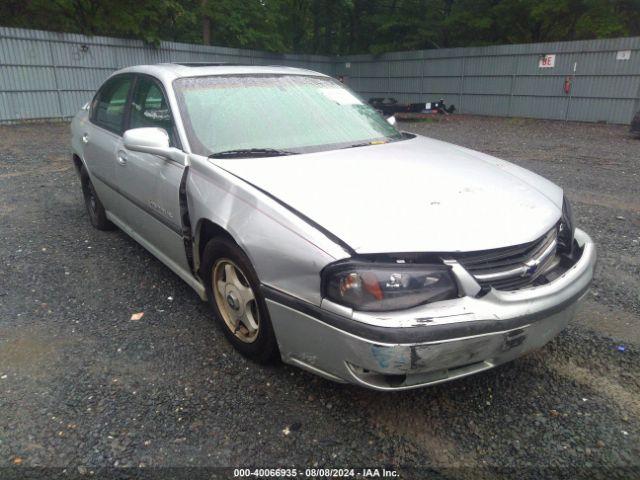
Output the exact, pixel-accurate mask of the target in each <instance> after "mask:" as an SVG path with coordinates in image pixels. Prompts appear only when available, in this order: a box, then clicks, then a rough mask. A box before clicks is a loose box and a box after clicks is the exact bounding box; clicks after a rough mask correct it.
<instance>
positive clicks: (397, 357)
mask: <svg viewBox="0 0 640 480" xmlns="http://www.w3.org/2000/svg"><path fill="white" fill-rule="evenodd" d="M71 130H72V148H73V161H74V164H75V166H76V169H77V172H78V174H79V177H80V179H81V185H82V190H83V193H84V198H85V203H86V207H87V211H88V216H89V219H90V220H91V223H92V224H93V225H94V226H95V227H96V228H98V229H102V230H104V229H109V228H114V227H119V228H120V229H122V230H123V231H125V232H126V233H128V234H129V235H130V236H131V237H133V238H134V239H135V240H136V241H138V242H139V243H140V244H142V245H143V246H144V247H145V248H147V249H148V250H149V251H150V252H151V253H153V254H154V255H155V256H156V257H157V258H158V259H160V260H161V261H162V262H163V263H165V264H166V265H167V266H168V267H169V268H170V269H171V270H173V271H174V272H175V273H176V274H177V275H179V276H180V277H181V278H182V279H184V280H185V281H186V282H187V283H188V284H189V285H190V286H191V287H192V288H193V289H194V290H195V291H196V292H197V293H198V295H199V296H200V297H201V298H202V299H203V300H205V301H207V302H208V303H209V304H210V306H211V310H212V315H213V317H215V319H216V320H217V321H218V322H219V324H220V327H221V328H222V330H223V331H224V333H225V335H226V337H227V338H228V339H229V341H230V342H231V343H232V344H233V345H234V346H235V347H236V349H237V350H238V351H239V352H240V353H242V354H244V355H246V356H248V357H250V358H251V359H253V360H255V361H257V362H268V361H272V360H273V359H275V358H281V359H282V360H283V361H285V362H287V363H290V364H293V365H297V366H299V367H301V368H304V369H306V370H308V371H311V372H313V373H315V374H318V375H321V376H323V377H325V378H328V379H331V380H334V381H338V382H350V383H355V384H358V385H361V386H365V387H369V388H374V389H378V390H399V389H407V388H415V387H420V386H424V385H430V384H434V383H439V382H443V381H446V380H451V379H454V378H459V377H463V376H466V375H470V374H473V373H475V372H480V371H483V370H486V369H488V368H491V367H493V366H496V365H498V364H501V363H504V362H506V361H509V360H512V359H514V358H516V357H518V356H520V355H522V354H524V353H526V352H528V351H530V350H532V349H535V348H538V347H540V346H542V345H544V344H545V343H547V342H548V341H549V340H550V339H552V338H553V337H554V336H555V335H557V334H558V333H559V332H560V331H561V330H562V329H563V328H564V327H565V326H566V325H567V322H568V321H569V320H570V319H571V317H572V316H573V314H574V312H575V309H576V304H577V302H578V300H579V299H580V298H581V297H582V296H583V295H584V294H585V292H586V291H587V289H588V287H589V284H590V282H591V279H592V276H593V270H594V264H595V259H596V253H595V247H594V244H593V242H592V241H591V239H590V238H589V236H588V235H587V234H586V233H585V232H583V231H582V230H579V229H577V228H576V227H575V225H574V221H573V217H572V214H571V208H570V206H569V202H568V201H567V199H566V198H565V197H564V195H563V192H562V189H561V188H560V187H558V186H556V185H554V184H553V183H551V182H549V181H548V180H545V179H544V178H542V177H540V176H538V175H536V174H534V173H532V172H529V171H527V170H524V169H522V168H520V167H517V166H515V165H512V164H510V163H508V162H505V161H503V160H499V159H497V158H494V157H491V156H489V155H485V154H482V153H479V152H475V151H472V150H469V149H466V148H462V147H458V146H455V145H451V144H448V143H444V142H440V141H437V140H433V139H430V138H426V137H422V136H418V135H413V134H410V133H407V132H402V131H399V130H398V129H396V128H395V126H394V125H393V122H388V121H386V120H385V119H384V118H382V117H381V116H380V115H379V114H378V113H377V112H376V111H374V110H373V109H372V108H371V107H369V106H368V105H366V104H365V103H363V102H362V101H361V100H360V98H359V97H358V96H357V95H355V94H354V93H352V92H351V91H350V90H348V89H346V88H345V87H344V86H343V85H341V84H340V83H338V82H337V81H335V80H334V79H332V78H330V77H328V76H326V75H323V74H320V73H316V72H312V71H308V70H302V69H295V68H287V67H256V66H229V65H204V64H188V63H186V64H161V65H149V66H137V67H131V68H126V69H123V70H120V71H118V72H116V73H114V74H113V75H112V76H111V77H110V78H109V79H108V80H107V81H106V82H105V83H104V84H103V86H102V87H101V88H100V89H99V90H98V92H97V93H96V95H95V97H94V98H93V100H92V101H91V102H90V103H88V104H87V105H86V106H85V107H84V108H83V109H82V110H81V111H80V112H79V113H78V114H77V115H76V117H75V118H74V120H73V122H72V125H71Z"/></svg>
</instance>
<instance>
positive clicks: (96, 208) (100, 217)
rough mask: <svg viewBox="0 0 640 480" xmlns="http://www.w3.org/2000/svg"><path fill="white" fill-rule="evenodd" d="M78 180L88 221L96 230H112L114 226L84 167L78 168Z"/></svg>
mask: <svg viewBox="0 0 640 480" xmlns="http://www.w3.org/2000/svg"><path fill="white" fill-rule="evenodd" d="M80 182H81V184H82V196H83V197H84V205H85V207H86V208H87V214H88V215H89V221H90V222H91V225H93V226H94V227H95V228H97V229H98V230H113V229H115V228H116V226H115V225H114V224H113V223H111V222H110V221H109V220H108V219H107V213H106V212H105V210H104V206H103V205H102V202H101V201H100V199H99V198H98V194H97V193H96V189H95V188H94V186H93V183H91V178H89V174H88V173H87V171H86V170H85V168H84V167H82V168H81V169H80Z"/></svg>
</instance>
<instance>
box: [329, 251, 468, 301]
mask: <svg viewBox="0 0 640 480" xmlns="http://www.w3.org/2000/svg"><path fill="white" fill-rule="evenodd" d="M322 286H323V295H324V296H325V297H327V298H328V299H329V300H331V301H333V302H336V303H339V304H340V305H344V306H347V307H350V308H353V309H354V310H364V311H389V310H402V309H405V308H411V307H415V306H417V305H421V304H423V303H428V302H435V301H437V300H444V299H447V298H455V297H456V296H457V295H458V288H457V286H456V282H455V280H454V278H453V276H452V275H451V269H450V268H449V267H448V266H446V265H418V264H394V263H388V264H383V263H380V264H378V263H365V262H352V261H349V262H341V263H337V264H334V265H329V266H328V267H327V268H325V269H324V270H323V272H322Z"/></svg>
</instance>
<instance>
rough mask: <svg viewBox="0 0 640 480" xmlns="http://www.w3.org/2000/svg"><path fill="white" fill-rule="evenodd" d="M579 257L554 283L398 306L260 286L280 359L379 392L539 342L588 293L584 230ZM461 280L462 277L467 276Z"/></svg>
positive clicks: (452, 374)
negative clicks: (377, 307) (309, 298)
mask: <svg viewBox="0 0 640 480" xmlns="http://www.w3.org/2000/svg"><path fill="white" fill-rule="evenodd" d="M575 239H576V242H577V244H578V246H579V247H580V249H581V250H582V254H581V256H580V258H579V260H578V261H577V262H576V263H575V264H574V265H573V266H572V267H571V268H569V269H568V270H566V271H565V272H564V273H563V274H562V275H561V276H559V277H558V278H556V279H555V280H553V281H552V282H550V283H548V284H546V285H541V286H538V287H531V288H525V289H521V290H515V291H497V290H491V291H489V292H488V293H486V294H485V295H483V296H481V297H479V298H477V297H473V296H465V297H462V298H457V299H454V300H447V301H442V302H436V303H433V304H430V305H423V306H421V307H417V308H414V309H411V310H407V311H403V312H393V313H385V314H373V313H371V314H363V313H362V312H357V313H353V312H352V313H351V315H350V316H349V315H348V314H347V312H346V311H345V312H341V310H340V308H339V307H337V306H335V305H332V304H329V305H327V304H325V303H324V302H323V306H324V308H319V307H315V306H312V305H310V304H308V303H305V302H301V301H298V300H296V299H295V298H293V297H291V296H289V295H286V294H283V293H281V292H277V291H274V290H272V289H268V288H266V290H265V296H266V298H267V307H268V309H269V313H270V316H271V321H272V324H273V327H274V330H275V333H276V338H277V339H278V345H279V347H280V352H281V355H282V359H283V360H284V361H285V362H286V363H290V364H293V365H297V366H299V367H301V368H304V369H306V370H309V371H311V372H314V373H316V374H318V375H321V376H323V377H326V378H329V379H331V380H334V381H340V382H348V383H355V384H358V385H362V386H364V387H369V388H373V389H377V390H401V389H409V388H417V387H421V386H425V385H432V384H435V383H440V382H444V381H448V380H452V379H455V378H460V377H463V376H466V375H470V374H473V373H476V372H480V371H482V370H486V369H488V368H491V367H494V366H496V365H499V364H501V363H504V362H507V361H509V360H512V359H514V358H516V357H518V356H520V355H523V354H524V353H526V352H528V351H530V350H533V349H536V348H539V347H541V346H543V345H544V344H546V343H547V342H548V341H549V340H551V339H552V338H553V337H555V336H556V335H557V334H558V333H559V332H560V331H561V330H562V329H564V328H565V327H566V325H567V323H568V322H569V320H570V319H571V318H572V317H573V315H574V313H575V310H576V306H577V302H578V300H579V299H580V298H582V297H583V296H584V294H585V293H586V292H587V290H588V288H589V285H590V283H591V279H592V277H593V271H594V267H595V261H596V251H595V245H594V244H593V241H592V240H591V238H590V237H589V236H588V235H587V234H586V233H585V232H583V231H581V230H576V234H575ZM465 281H468V279H465Z"/></svg>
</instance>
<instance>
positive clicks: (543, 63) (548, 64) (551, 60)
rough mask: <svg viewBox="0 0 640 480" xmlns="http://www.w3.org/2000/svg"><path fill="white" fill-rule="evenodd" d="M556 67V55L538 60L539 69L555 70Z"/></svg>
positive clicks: (544, 56)
mask: <svg viewBox="0 0 640 480" xmlns="http://www.w3.org/2000/svg"><path fill="white" fill-rule="evenodd" d="M555 66H556V56H555V55H542V56H541V57H540V59H539V60H538V68H553V67H555Z"/></svg>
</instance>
